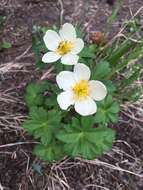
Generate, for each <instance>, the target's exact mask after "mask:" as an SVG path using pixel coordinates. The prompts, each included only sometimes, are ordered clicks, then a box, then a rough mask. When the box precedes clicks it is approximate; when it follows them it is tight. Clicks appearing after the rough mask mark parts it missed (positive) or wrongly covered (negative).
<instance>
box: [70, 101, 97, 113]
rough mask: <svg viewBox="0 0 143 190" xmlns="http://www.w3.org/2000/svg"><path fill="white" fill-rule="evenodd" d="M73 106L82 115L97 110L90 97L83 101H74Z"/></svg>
mask: <svg viewBox="0 0 143 190" xmlns="http://www.w3.org/2000/svg"><path fill="white" fill-rule="evenodd" d="M74 107H75V111H76V112H77V113H79V114H80V115H82V116H87V115H92V114H94V113H96V111H97V106H96V103H95V102H94V100H92V99H91V98H89V99H87V100H84V101H78V102H75V106H74Z"/></svg>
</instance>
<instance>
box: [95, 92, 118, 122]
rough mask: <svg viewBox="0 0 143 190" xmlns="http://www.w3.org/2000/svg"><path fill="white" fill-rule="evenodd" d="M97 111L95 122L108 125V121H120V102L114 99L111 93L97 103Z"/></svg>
mask: <svg viewBox="0 0 143 190" xmlns="http://www.w3.org/2000/svg"><path fill="white" fill-rule="evenodd" d="M97 107H98V109H97V113H96V115H95V122H96V123H98V124H103V125H106V124H108V123H110V122H111V123H116V122H117V121H118V112H119V111H120V107H119V104H118V103H117V102H116V101H114V100H113V98H112V96H111V95H108V96H107V97H106V98H105V99H104V100H102V101H100V102H98V103H97Z"/></svg>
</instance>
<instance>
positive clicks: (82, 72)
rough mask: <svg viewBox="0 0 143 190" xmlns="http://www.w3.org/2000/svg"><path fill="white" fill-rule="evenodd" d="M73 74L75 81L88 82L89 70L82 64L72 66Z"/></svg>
mask: <svg viewBox="0 0 143 190" xmlns="http://www.w3.org/2000/svg"><path fill="white" fill-rule="evenodd" d="M74 74H75V77H76V79H77V80H89V78H90V74H91V72H90V69H89V67H88V66H86V65H85V64H83V63H78V64H76V65H75V66H74Z"/></svg>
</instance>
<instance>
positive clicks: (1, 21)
mask: <svg viewBox="0 0 143 190" xmlns="http://www.w3.org/2000/svg"><path fill="white" fill-rule="evenodd" d="M5 20H6V16H1V15H0V26H1V25H3V24H4V22H5Z"/></svg>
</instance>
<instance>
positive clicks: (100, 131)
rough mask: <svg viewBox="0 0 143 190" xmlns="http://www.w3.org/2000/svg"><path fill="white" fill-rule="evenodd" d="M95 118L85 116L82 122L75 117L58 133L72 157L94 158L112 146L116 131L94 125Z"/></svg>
mask: <svg viewBox="0 0 143 190" xmlns="http://www.w3.org/2000/svg"><path fill="white" fill-rule="evenodd" d="M93 123H94V118H93V117H84V118H81V122H80V121H79V120H78V119H76V118H74V119H73V120H72V123H71V124H69V125H67V126H65V127H64V129H61V130H60V132H59V133H58V134H57V138H58V139H59V140H60V141H62V142H63V143H64V146H63V148H64V151H65V153H66V154H67V155H69V156H71V157H75V156H81V157H83V158H86V159H94V158H97V157H98V156H100V155H101V154H103V153H104V152H105V151H108V150H109V149H110V148H111V147H112V143H113V140H114V132H113V130H111V129H109V128H104V127H98V128H94V127H93Z"/></svg>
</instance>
